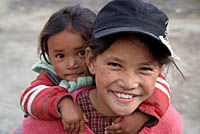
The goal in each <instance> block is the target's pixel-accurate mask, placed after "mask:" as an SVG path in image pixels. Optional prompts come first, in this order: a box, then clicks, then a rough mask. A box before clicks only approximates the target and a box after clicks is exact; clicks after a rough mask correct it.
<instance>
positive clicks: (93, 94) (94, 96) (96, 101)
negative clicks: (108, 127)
mask: <svg viewBox="0 0 200 134" xmlns="http://www.w3.org/2000/svg"><path fill="white" fill-rule="evenodd" d="M89 98H90V101H91V103H92V105H93V106H94V108H95V109H96V110H97V111H98V112H99V113H101V114H103V115H105V116H117V115H116V114H115V113H113V112H112V110H111V109H110V108H108V107H105V106H106V105H104V102H103V101H102V100H101V99H100V98H99V97H98V93H97V89H96V88H94V89H91V90H90V92H89Z"/></svg>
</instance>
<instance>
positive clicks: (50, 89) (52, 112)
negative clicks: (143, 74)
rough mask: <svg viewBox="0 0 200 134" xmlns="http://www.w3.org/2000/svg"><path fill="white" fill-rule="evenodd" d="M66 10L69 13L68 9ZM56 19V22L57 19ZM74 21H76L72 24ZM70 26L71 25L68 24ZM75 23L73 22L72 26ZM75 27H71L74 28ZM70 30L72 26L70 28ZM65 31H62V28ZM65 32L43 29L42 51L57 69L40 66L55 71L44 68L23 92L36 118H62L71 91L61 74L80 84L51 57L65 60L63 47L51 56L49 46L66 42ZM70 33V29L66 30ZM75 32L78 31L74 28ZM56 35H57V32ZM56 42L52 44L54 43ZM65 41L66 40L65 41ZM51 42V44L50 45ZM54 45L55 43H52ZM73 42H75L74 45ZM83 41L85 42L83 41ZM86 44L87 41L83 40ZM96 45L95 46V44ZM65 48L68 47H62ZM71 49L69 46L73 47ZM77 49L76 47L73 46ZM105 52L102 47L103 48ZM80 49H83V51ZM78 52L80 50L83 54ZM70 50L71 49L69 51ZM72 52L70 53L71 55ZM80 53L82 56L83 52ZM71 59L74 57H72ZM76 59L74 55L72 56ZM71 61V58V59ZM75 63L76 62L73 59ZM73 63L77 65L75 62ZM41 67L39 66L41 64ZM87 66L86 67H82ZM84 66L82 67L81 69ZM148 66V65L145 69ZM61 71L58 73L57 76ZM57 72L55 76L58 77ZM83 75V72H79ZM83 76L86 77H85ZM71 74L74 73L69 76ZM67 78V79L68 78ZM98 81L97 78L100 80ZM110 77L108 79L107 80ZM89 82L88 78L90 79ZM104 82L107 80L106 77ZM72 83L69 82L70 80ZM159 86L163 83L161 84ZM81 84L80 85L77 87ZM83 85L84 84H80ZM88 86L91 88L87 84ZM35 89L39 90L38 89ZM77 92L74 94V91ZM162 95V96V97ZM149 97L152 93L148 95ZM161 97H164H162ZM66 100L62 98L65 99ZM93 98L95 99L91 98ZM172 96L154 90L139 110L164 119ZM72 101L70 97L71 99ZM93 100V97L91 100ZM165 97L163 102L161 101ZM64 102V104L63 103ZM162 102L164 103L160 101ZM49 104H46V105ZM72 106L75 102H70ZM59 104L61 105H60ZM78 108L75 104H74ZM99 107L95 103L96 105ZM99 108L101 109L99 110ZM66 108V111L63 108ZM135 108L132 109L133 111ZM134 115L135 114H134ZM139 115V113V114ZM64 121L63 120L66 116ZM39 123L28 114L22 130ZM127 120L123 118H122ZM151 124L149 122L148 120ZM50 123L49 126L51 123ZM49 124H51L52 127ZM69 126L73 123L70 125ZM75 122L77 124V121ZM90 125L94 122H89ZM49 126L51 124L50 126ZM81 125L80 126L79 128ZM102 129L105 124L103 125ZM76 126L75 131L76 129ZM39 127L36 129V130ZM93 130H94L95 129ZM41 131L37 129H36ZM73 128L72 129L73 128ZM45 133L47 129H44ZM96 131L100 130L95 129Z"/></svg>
mask: <svg viewBox="0 0 200 134" xmlns="http://www.w3.org/2000/svg"><path fill="white" fill-rule="evenodd" d="M65 13H66V12H65ZM54 17H56V15H54ZM50 20H54V19H51V18H50ZM53 22H54V21H53ZM48 24H51V21H49V22H48V23H47V25H46V28H47V27H48ZM72 24H73V23H72ZM66 25H67V24H66ZM72 26H73V25H72ZM67 28H69V27H67ZM70 28H71V27H70ZM67 30H68V29H67ZM70 30H74V29H70ZM61 31H62V30H61ZM61 31H59V32H57V33H58V34H55V33H53V34H52V35H51V34H49V35H46V32H45V30H43V32H44V33H45V34H44V35H46V36H44V37H46V38H41V42H42V41H43V43H44V44H45V45H43V46H42V47H41V50H42V54H43V57H44V59H46V57H45V55H48V56H49V58H50V62H51V64H52V65H53V67H54V69H55V72H56V73H53V74H52V72H54V71H53V69H51V66H50V67H43V66H42V65H39V67H40V68H42V69H44V68H45V69H48V70H51V72H50V71H44V70H43V72H42V73H41V74H40V75H39V76H38V78H37V80H35V81H34V82H32V85H31V87H30V88H28V89H27V90H26V91H25V92H24V93H23V95H22V99H21V104H22V107H23V108H24V111H25V112H26V113H28V114H29V115H31V116H32V117H37V118H39V119H46V120H49V119H52V120H54V119H59V118H60V116H59V112H57V106H58V105H59V104H61V102H63V100H64V99H63V97H65V96H67V95H68V92H67V90H66V89H65V88H63V87H61V86H55V85H58V84H57V83H59V80H58V81H57V79H55V78H56V77H58V76H59V77H58V78H59V79H60V80H61V79H63V80H67V81H69V80H73V81H77V83H78V80H76V78H77V75H75V77H74V74H73V75H72V76H73V77H67V76H68V74H67V75H66V74H65V75H64V76H62V73H60V74H59V71H60V70H63V69H62V68H61V69H59V68H56V65H57V64H59V63H57V62H56V60H55V62H53V58H51V57H53V56H55V57H57V58H59V59H62V58H63V57H65V56H66V55H65V54H63V52H62V51H60V50H59V49H55V50H56V51H55V52H57V53H56V54H52V55H53V56H51V54H50V53H51V52H54V51H50V48H49V46H50V47H51V46H54V45H53V44H57V45H56V47H58V46H59V45H58V44H59V43H57V41H60V40H61V41H63V38H61V39H60V38H59V37H63V36H64V35H63V34H62V33H63V32H61ZM65 32H66V31H65ZM73 32H74V31H73ZM67 33H68V34H69V32H68V31H67ZM54 34H55V35H54ZM65 36H67V34H65ZM70 39H72V37H71V38H70ZM51 42H52V43H51ZM64 42H65V41H64ZM71 42H73V41H71ZM47 43H48V44H47ZM51 44H52V45H51ZM60 44H62V43H60ZM74 44H76V43H74ZM74 44H73V45H74ZM77 44H78V43H77ZM80 44H81V43H80ZM82 44H83V43H82ZM94 46H95V45H94ZM68 47H69V48H70V47H71V46H69V45H68V46H66V48H68ZM92 47H93V45H92ZM62 48H64V47H62ZM69 48H68V49H69ZM72 50H73V49H72ZM97 50H98V48H97ZM100 51H101V50H100ZM79 52H80V51H79ZM79 52H78V53H79ZM68 53H69V52H68ZM69 55H70V54H69ZM79 56H80V55H79ZM69 59H70V58H69ZM72 59H73V58H72ZM70 60H71V59H70ZM46 62H49V61H48V60H47V59H46ZM72 63H73V61H72ZM72 65H73V64H72ZM37 67H38V66H37ZM82 67H83V66H82ZM56 69H57V71H56ZM79 69H80V68H79ZM145 69H146V68H145ZM85 70H86V71H85V72H86V73H85V74H84V75H85V76H87V75H88V74H87V69H85ZM56 74H57V75H56ZM54 75H55V76H54ZM78 75H79V74H78ZM84 75H83V76H84ZM69 76H70V75H69ZM80 76H81V75H80ZM66 78H67V79H66ZM95 78H97V77H95ZM96 80H97V79H96ZM106 80H107V79H106ZM86 81H87V80H86ZM104 81H105V79H104ZM158 81H160V82H157V85H156V86H157V87H163V88H160V89H165V91H167V90H166V89H168V87H167V86H166V85H167V84H165V83H166V81H165V80H164V78H163V77H162V76H161V75H160V78H159V79H158ZM162 81H164V82H162ZM67 83H68V82H67ZM158 85H159V86H158ZM77 87H78V86H77ZM80 87H81V86H80ZM68 88H69V87H68ZM87 88H88V87H87ZM84 89H86V88H84ZM34 91H35V92H34ZM73 94H74V93H73ZM160 94H161V96H159V95H160ZM162 94H163V96H162ZM167 94H169V92H168V91H167ZM118 95H119V96H121V97H124V96H125V97H131V96H130V95H126V94H120V93H119V94H118ZM148 97H149V96H148ZM159 97H160V98H159ZM61 99H62V100H61ZM90 99H91V98H90ZM161 99H163V101H162V100H161ZM168 99H169V98H168V96H167V95H165V94H164V93H163V92H162V91H161V90H159V89H157V88H156V89H155V90H154V94H153V95H152V96H151V97H150V98H149V99H147V100H146V101H143V104H141V106H139V110H140V111H142V112H145V113H146V114H149V115H152V116H154V117H156V118H158V119H160V117H161V116H163V114H164V112H165V111H166V109H167V107H168V103H169V101H168ZM69 100H70V99H69ZM91 100H92V99H91ZM160 100H161V101H160ZM166 100H167V101H166ZM59 102H60V103H59ZM159 102H160V103H159ZM45 103H46V104H45ZM67 103H70V102H67ZM161 103H163V104H164V105H160V104H161ZM62 104H63V105H64V104H66V103H62ZM81 105H84V104H82V101H80V104H79V106H81ZM70 106H71V105H70ZM70 106H68V110H69V109H72V110H73V107H72V108H71V107H70ZM58 107H59V106H58ZM74 107H75V106H74ZM94 107H95V106H94ZM81 108H82V110H83V111H84V106H82V107H81ZM152 108H155V109H156V110H150V109H152ZM27 109H29V110H27ZM60 109H62V108H60ZM41 110H43V111H41ZM76 110H78V108H77V109H76V108H75V110H74V111H76ZM97 110H98V109H97ZM61 111H62V110H61ZM133 111H134V109H133ZM133 111H132V112H133ZM84 112H86V113H87V111H84ZM62 113H64V112H61V115H62ZM90 114H92V113H89V114H88V113H87V114H86V116H87V118H88V120H89V122H88V124H91V123H94V122H92V121H91V119H90V118H89V117H90ZM130 114H131V113H130ZM73 115H74V113H73V114H71V113H70V116H73ZM125 115H128V114H125ZM125 115H123V114H122V115H120V116H125ZM137 115H138V114H137ZM62 118H63V116H62ZM115 118H116V117H114V118H112V119H111V120H110V121H109V123H108V124H107V125H106V127H107V126H109V125H111V124H112V122H113V120H114V119H115ZM62 120H63V119H62ZM26 121H30V122H29V123H28V124H29V125H28V126H26V125H27V123H26ZM32 121H33V122H35V121H36V122H37V121H38V120H34V119H32V118H30V117H28V118H27V119H25V123H24V124H23V125H22V129H23V128H24V126H26V129H23V132H26V130H28V128H30V126H31V127H33V128H35V127H36V126H37V125H36V124H40V123H36V124H35V125H30V124H31V122H32ZM122 121H123V120H122ZM39 122H41V123H42V124H43V123H47V124H48V123H49V124H48V125H51V124H52V123H53V124H54V123H55V124H57V125H56V126H58V128H59V125H60V123H58V121H54V122H51V123H50V122H45V121H41V120H40V121H39ZM115 122H117V121H115ZM148 123H149V122H148ZM148 123H146V124H145V125H149V124H148ZM42 124H41V126H42ZM47 124H46V125H47ZM48 125H47V126H48ZM68 125H69V124H68ZM73 125H74V124H73ZM89 126H90V125H89ZM69 127H71V125H70V126H67V128H69ZM94 127H95V128H98V127H99V125H96V126H95V125H94ZM47 128H48V127H47ZM72 128H73V129H74V127H72ZM77 128H78V127H77ZM100 128H101V127H100ZM73 129H72V130H73ZM103 129H105V126H104V127H103ZM110 129H111V131H112V126H111V128H110ZM34 130H35V129H34ZM92 130H93V129H92ZM101 130H102V129H100V132H102V131H101ZM108 130H109V127H108ZM36 131H37V130H36ZM49 131H50V129H49ZM59 131H62V130H59ZM69 131H70V130H69ZM93 131H98V130H93ZM103 132H104V130H103ZM42 133H43V132H42ZM95 133H96V132H95Z"/></svg>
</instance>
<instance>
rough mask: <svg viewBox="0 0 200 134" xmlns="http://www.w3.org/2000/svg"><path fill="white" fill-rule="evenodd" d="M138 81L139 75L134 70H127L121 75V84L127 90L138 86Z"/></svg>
mask: <svg viewBox="0 0 200 134" xmlns="http://www.w3.org/2000/svg"><path fill="white" fill-rule="evenodd" d="M139 81H140V80H139V77H138V76H137V74H136V73H134V72H127V73H125V75H123V76H122V83H123V85H122V86H123V87H124V88H125V89H127V90H132V89H135V88H138V86H139V83H140V82H139Z"/></svg>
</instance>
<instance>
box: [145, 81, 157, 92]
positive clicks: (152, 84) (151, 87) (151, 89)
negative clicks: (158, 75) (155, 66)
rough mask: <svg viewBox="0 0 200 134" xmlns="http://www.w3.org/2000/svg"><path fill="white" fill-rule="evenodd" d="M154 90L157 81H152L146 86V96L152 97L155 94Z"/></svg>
mask: <svg viewBox="0 0 200 134" xmlns="http://www.w3.org/2000/svg"><path fill="white" fill-rule="evenodd" d="M154 89H155V80H154V79H152V80H150V81H147V82H146V85H145V92H146V94H148V95H152V94H153V92H154Z"/></svg>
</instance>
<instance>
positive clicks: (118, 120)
mask: <svg viewBox="0 0 200 134" xmlns="http://www.w3.org/2000/svg"><path fill="white" fill-rule="evenodd" d="M122 119H123V117H121V116H119V117H117V118H116V119H115V120H114V123H118V122H120V121H121V120H122Z"/></svg>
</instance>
